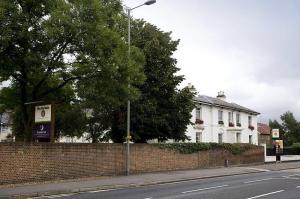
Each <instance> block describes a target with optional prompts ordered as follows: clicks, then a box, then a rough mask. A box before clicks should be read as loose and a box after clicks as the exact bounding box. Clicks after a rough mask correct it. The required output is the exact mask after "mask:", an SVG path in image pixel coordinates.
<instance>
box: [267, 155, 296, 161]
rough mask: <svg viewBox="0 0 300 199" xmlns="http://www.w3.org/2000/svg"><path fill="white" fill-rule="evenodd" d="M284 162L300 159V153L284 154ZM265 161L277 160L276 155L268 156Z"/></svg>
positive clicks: (282, 157) (282, 159)
mask: <svg viewBox="0 0 300 199" xmlns="http://www.w3.org/2000/svg"><path fill="white" fill-rule="evenodd" d="M281 161H282V162H291V161H300V155H283V156H281ZM265 162H266V163H270V162H276V156H266V157H265Z"/></svg>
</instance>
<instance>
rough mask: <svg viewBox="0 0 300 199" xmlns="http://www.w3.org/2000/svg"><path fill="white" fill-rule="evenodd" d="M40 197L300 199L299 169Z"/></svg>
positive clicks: (96, 198) (68, 198) (73, 198)
mask: <svg viewBox="0 0 300 199" xmlns="http://www.w3.org/2000/svg"><path fill="white" fill-rule="evenodd" d="M39 198H65V199H71V198H72V199H93V198H95V199H99V198H100V199H102V198H105V199H119V198H120V199H171V198H176V199H181V198H184V199H191V198H197V199H198V198H203V199H256V198H261V199H300V169H292V170H286V171H269V172H263V173H254V174H247V175H238V176H228V177H218V178H211V179H201V180H190V181H184V182H175V183H174V182H173V183H166V184H160V185H151V186H142V187H136V188H127V189H115V190H98V191H90V192H86V193H80V194H62V195H52V196H47V197H39Z"/></svg>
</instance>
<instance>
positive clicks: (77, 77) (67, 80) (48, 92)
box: [40, 76, 81, 98]
mask: <svg viewBox="0 0 300 199" xmlns="http://www.w3.org/2000/svg"><path fill="white" fill-rule="evenodd" d="M78 79H81V77H80V76H75V77H69V78H68V79H65V80H64V81H63V82H62V83H61V84H59V85H58V86H56V87H54V88H50V89H49V90H47V91H45V92H43V93H42V94H41V95H40V97H41V98H42V97H44V96H46V95H48V94H50V93H53V92H55V91H57V90H59V89H61V88H63V87H64V86H65V85H66V84H68V83H69V82H71V81H74V80H78Z"/></svg>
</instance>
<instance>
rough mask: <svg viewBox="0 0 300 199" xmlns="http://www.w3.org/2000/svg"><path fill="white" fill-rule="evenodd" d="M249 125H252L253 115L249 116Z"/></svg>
mask: <svg viewBox="0 0 300 199" xmlns="http://www.w3.org/2000/svg"><path fill="white" fill-rule="evenodd" d="M248 126H252V117H251V116H250V115H249V116H248Z"/></svg>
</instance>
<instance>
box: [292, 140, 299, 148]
mask: <svg viewBox="0 0 300 199" xmlns="http://www.w3.org/2000/svg"><path fill="white" fill-rule="evenodd" d="M291 148H297V149H300V142H295V143H293V144H292V146H291Z"/></svg>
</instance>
